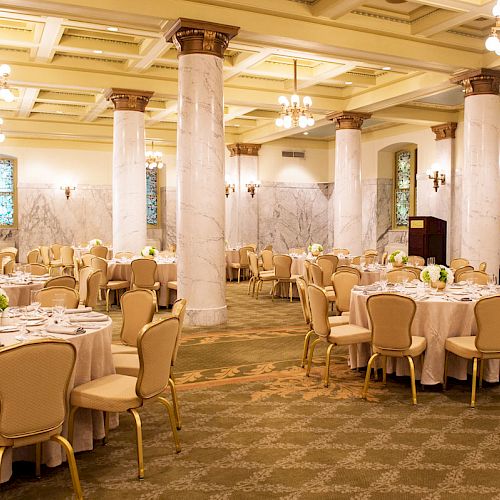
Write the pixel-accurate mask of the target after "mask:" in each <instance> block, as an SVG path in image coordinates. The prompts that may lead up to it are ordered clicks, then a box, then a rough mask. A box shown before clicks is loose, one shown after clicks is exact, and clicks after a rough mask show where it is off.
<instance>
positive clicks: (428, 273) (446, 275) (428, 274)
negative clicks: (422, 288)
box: [420, 264, 453, 289]
mask: <svg viewBox="0 0 500 500" xmlns="http://www.w3.org/2000/svg"><path fill="white" fill-rule="evenodd" d="M420 279H421V280H422V281H423V282H424V283H430V284H431V286H432V287H433V288H437V289H443V288H444V287H445V286H446V284H447V283H453V272H452V270H451V269H450V268H448V267H446V266H440V265H437V264H436V265H433V266H426V267H424V268H423V269H422V272H421V273H420Z"/></svg>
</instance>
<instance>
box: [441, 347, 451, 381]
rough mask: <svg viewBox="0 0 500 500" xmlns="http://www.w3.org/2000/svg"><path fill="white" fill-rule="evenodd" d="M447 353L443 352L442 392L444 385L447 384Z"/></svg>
mask: <svg viewBox="0 0 500 500" xmlns="http://www.w3.org/2000/svg"><path fill="white" fill-rule="evenodd" d="M449 354H450V353H449V352H448V351H445V352H444V375H443V391H446V384H447V382H448V355H449Z"/></svg>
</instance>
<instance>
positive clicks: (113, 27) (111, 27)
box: [106, 26, 118, 31]
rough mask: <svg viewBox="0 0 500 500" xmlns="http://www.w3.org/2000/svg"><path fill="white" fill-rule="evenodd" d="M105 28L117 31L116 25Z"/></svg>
mask: <svg viewBox="0 0 500 500" xmlns="http://www.w3.org/2000/svg"><path fill="white" fill-rule="evenodd" d="M106 29H107V30H108V31H118V28H117V27H116V26H108V27H107V28H106Z"/></svg>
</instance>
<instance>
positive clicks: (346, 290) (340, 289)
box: [332, 271, 360, 312]
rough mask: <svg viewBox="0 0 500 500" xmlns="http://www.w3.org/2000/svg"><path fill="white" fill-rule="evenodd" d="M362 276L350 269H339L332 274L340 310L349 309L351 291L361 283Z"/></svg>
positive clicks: (337, 305)
mask: <svg viewBox="0 0 500 500" xmlns="http://www.w3.org/2000/svg"><path fill="white" fill-rule="evenodd" d="M359 281H360V278H359V276H357V275H356V274H354V273H351V272H349V271H337V272H336V273H335V274H334V275H333V276H332V285H333V289H334V290H335V297H336V299H335V306H336V308H337V310H338V311H339V312H347V311H349V307H350V303H351V291H352V289H353V287H354V286H356V285H359Z"/></svg>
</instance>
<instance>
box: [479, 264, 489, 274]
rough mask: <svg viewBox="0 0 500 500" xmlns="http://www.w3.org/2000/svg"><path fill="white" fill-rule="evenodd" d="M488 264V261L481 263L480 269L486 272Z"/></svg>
mask: <svg viewBox="0 0 500 500" xmlns="http://www.w3.org/2000/svg"><path fill="white" fill-rule="evenodd" d="M486 266H487V264H486V262H481V264H479V270H480V271H483V272H486Z"/></svg>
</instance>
